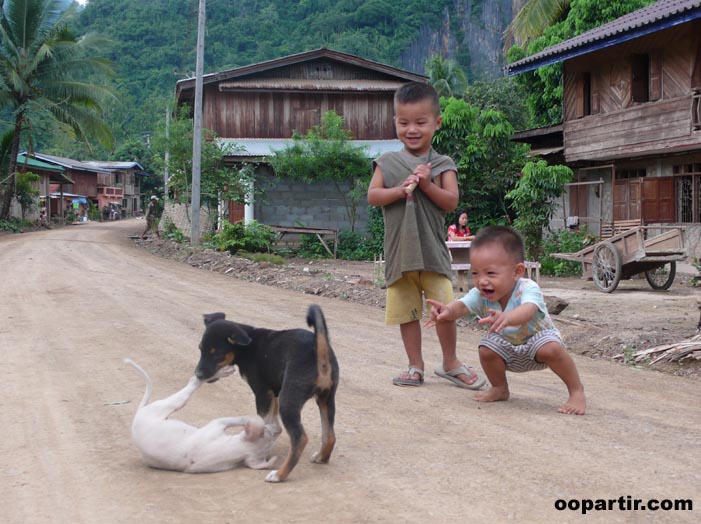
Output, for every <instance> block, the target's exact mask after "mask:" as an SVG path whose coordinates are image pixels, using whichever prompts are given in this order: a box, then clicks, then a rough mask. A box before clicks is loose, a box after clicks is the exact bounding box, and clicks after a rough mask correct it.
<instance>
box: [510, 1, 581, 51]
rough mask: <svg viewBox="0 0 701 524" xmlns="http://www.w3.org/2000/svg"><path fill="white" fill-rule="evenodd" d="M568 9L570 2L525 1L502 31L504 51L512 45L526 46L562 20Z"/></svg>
mask: <svg viewBox="0 0 701 524" xmlns="http://www.w3.org/2000/svg"><path fill="white" fill-rule="evenodd" d="M569 8H570V0H526V3H525V4H523V7H522V8H521V9H520V10H519V12H518V13H517V14H516V16H515V17H514V19H513V20H512V21H511V23H510V24H509V25H508V27H507V28H506V30H505V31H504V42H505V46H504V50H505V51H506V50H508V48H509V47H511V46H512V45H513V44H514V43H516V44H517V45H520V46H526V45H527V44H528V43H529V42H531V41H532V40H534V39H535V38H538V37H539V36H540V35H542V34H543V32H544V31H545V30H546V29H547V28H548V27H550V26H551V25H553V24H555V23H556V22H559V21H560V20H562V19H563V18H564V17H565V16H566V15H567V11H569Z"/></svg>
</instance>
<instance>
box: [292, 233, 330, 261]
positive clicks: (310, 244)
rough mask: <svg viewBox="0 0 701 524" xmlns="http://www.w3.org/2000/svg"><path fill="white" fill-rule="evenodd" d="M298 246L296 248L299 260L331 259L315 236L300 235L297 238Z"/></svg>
mask: <svg viewBox="0 0 701 524" xmlns="http://www.w3.org/2000/svg"><path fill="white" fill-rule="evenodd" d="M299 240H300V244H299V247H298V248H297V256H298V257H301V258H331V255H329V252H328V251H326V248H325V247H324V246H323V244H322V243H321V242H319V239H318V238H317V236H316V235H309V234H306V233H305V234H302V235H300V236H299Z"/></svg>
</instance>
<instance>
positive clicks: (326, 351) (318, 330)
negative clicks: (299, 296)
mask: <svg viewBox="0 0 701 524" xmlns="http://www.w3.org/2000/svg"><path fill="white" fill-rule="evenodd" d="M307 324H308V325H309V327H312V328H314V333H315V334H316V343H315V344H314V345H315V346H316V361H317V369H318V372H319V375H318V377H317V379H316V385H317V387H318V388H319V389H322V390H328V389H331V386H332V385H333V379H332V377H331V357H330V354H331V345H330V344H329V334H328V331H327V330H326V319H325V318H324V314H323V313H322V312H321V308H320V307H319V306H317V305H316V304H312V305H311V306H309V311H307Z"/></svg>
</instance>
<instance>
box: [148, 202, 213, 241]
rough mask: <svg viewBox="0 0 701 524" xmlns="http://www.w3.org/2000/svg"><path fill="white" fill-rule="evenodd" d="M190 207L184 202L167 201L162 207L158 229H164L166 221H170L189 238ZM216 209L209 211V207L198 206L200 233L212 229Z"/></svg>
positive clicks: (190, 230)
mask: <svg viewBox="0 0 701 524" xmlns="http://www.w3.org/2000/svg"><path fill="white" fill-rule="evenodd" d="M191 216H192V208H191V207H190V206H186V205H185V204H177V203H168V204H166V205H165V207H164V208H163V214H162V215H161V222H160V223H159V225H158V229H159V230H160V231H164V230H165V228H166V227H167V224H168V222H172V223H173V224H175V226H176V227H177V228H178V229H179V230H180V231H182V233H183V234H184V235H185V236H186V237H187V238H190V234H191V233H192V219H191ZM216 218H217V216H216V210H214V211H213V212H211V213H210V210H209V208H207V207H206V206H202V207H201V208H200V235H202V234H203V233H207V232H211V231H213V230H214V224H215V222H216Z"/></svg>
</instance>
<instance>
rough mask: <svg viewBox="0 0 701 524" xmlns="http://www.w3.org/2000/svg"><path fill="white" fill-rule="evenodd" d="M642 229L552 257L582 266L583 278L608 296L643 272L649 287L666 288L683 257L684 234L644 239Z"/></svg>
mask: <svg viewBox="0 0 701 524" xmlns="http://www.w3.org/2000/svg"><path fill="white" fill-rule="evenodd" d="M645 230H646V227H645V226H638V227H634V228H631V229H628V230H626V231H623V232H620V233H618V234H616V235H613V236H612V237H611V238H608V239H606V240H603V241H601V242H597V243H596V244H592V245H591V246H587V247H585V248H584V249H582V250H580V251H577V252H576V253H553V254H552V255H551V256H553V257H556V258H561V259H563V260H573V261H579V262H581V263H582V278H586V279H587V280H594V283H595V284H596V286H597V287H598V288H599V289H600V290H601V291H603V292H604V293H611V292H612V291H614V290H615V289H616V287H618V283H619V282H620V281H621V279H624V280H626V279H629V278H630V277H632V276H634V275H638V274H640V273H645V278H646V279H647V281H648V283H649V284H650V287H652V289H654V290H656V291H659V290H664V289H668V288H669V287H670V286H671V285H672V282H674V276H675V274H676V271H677V264H676V263H677V261H681V260H684V258H685V257H686V247H685V246H684V235H683V232H682V230H681V229H680V228H673V229H671V230H669V231H666V232H665V233H662V234H661V235H657V236H654V237H652V238H648V239H646V238H645Z"/></svg>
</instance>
